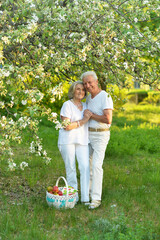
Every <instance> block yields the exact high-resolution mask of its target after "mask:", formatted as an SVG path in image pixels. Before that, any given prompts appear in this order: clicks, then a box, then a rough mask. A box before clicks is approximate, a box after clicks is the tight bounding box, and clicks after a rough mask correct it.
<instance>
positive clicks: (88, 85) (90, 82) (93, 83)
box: [83, 76, 98, 94]
mask: <svg viewBox="0 0 160 240" xmlns="http://www.w3.org/2000/svg"><path fill="white" fill-rule="evenodd" d="M83 84H84V87H85V89H86V90H87V91H88V92H89V93H91V94H92V93H94V92H95V91H97V89H98V80H95V79H94V78H93V77H92V76H87V77H84V78H83Z"/></svg>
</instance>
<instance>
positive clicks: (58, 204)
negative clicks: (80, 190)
mask: <svg viewBox="0 0 160 240" xmlns="http://www.w3.org/2000/svg"><path fill="white" fill-rule="evenodd" d="M61 178H62V179H63V180H64V182H65V185H66V186H65V188H66V190H67V194H66V195H63V196H59V195H54V194H51V193H49V192H46V201H47V204H48V205H49V206H53V207H55V208H57V209H62V208H73V207H74V206H75V204H76V195H77V193H76V192H75V193H73V194H71V195H69V190H68V183H67V181H66V179H65V178H64V177H59V178H58V179H57V182H56V186H58V183H59V180H60V179H61ZM58 188H59V190H60V191H63V187H58Z"/></svg>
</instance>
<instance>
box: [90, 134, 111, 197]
mask: <svg viewBox="0 0 160 240" xmlns="http://www.w3.org/2000/svg"><path fill="white" fill-rule="evenodd" d="M109 139H110V131H104V132H89V140H90V144H89V155H90V195H91V200H92V201H93V200H101V196H102V182H103V168H102V166H103V160H104V157H105V151H106V147H107V144H108V142H109Z"/></svg>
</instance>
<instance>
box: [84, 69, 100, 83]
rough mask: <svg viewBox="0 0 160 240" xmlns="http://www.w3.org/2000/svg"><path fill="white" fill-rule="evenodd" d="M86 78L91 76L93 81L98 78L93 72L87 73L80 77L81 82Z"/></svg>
mask: <svg viewBox="0 0 160 240" xmlns="http://www.w3.org/2000/svg"><path fill="white" fill-rule="evenodd" d="M88 76H92V77H93V78H94V80H95V81H96V80H97V79H98V77H97V75H96V73H95V72H94V71H88V72H85V73H83V74H82V75H81V79H82V80H83V79H84V78H85V77H88Z"/></svg>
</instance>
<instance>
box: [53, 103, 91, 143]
mask: <svg viewBox="0 0 160 240" xmlns="http://www.w3.org/2000/svg"><path fill="white" fill-rule="evenodd" d="M82 105H83V110H82V111H80V110H79V109H78V107H77V106H75V105H74V103H73V102H71V100H68V101H66V102H65V103H64V104H63V106H62V108H61V111H60V115H61V116H63V117H67V118H69V119H70V120H71V122H75V121H78V120H81V119H82V118H83V112H84V110H85V109H86V103H84V102H82ZM88 141H89V140H88V123H86V124H84V125H82V126H81V127H78V128H75V129H72V130H69V131H66V130H64V129H60V130H59V137H58V144H81V145H88Z"/></svg>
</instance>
